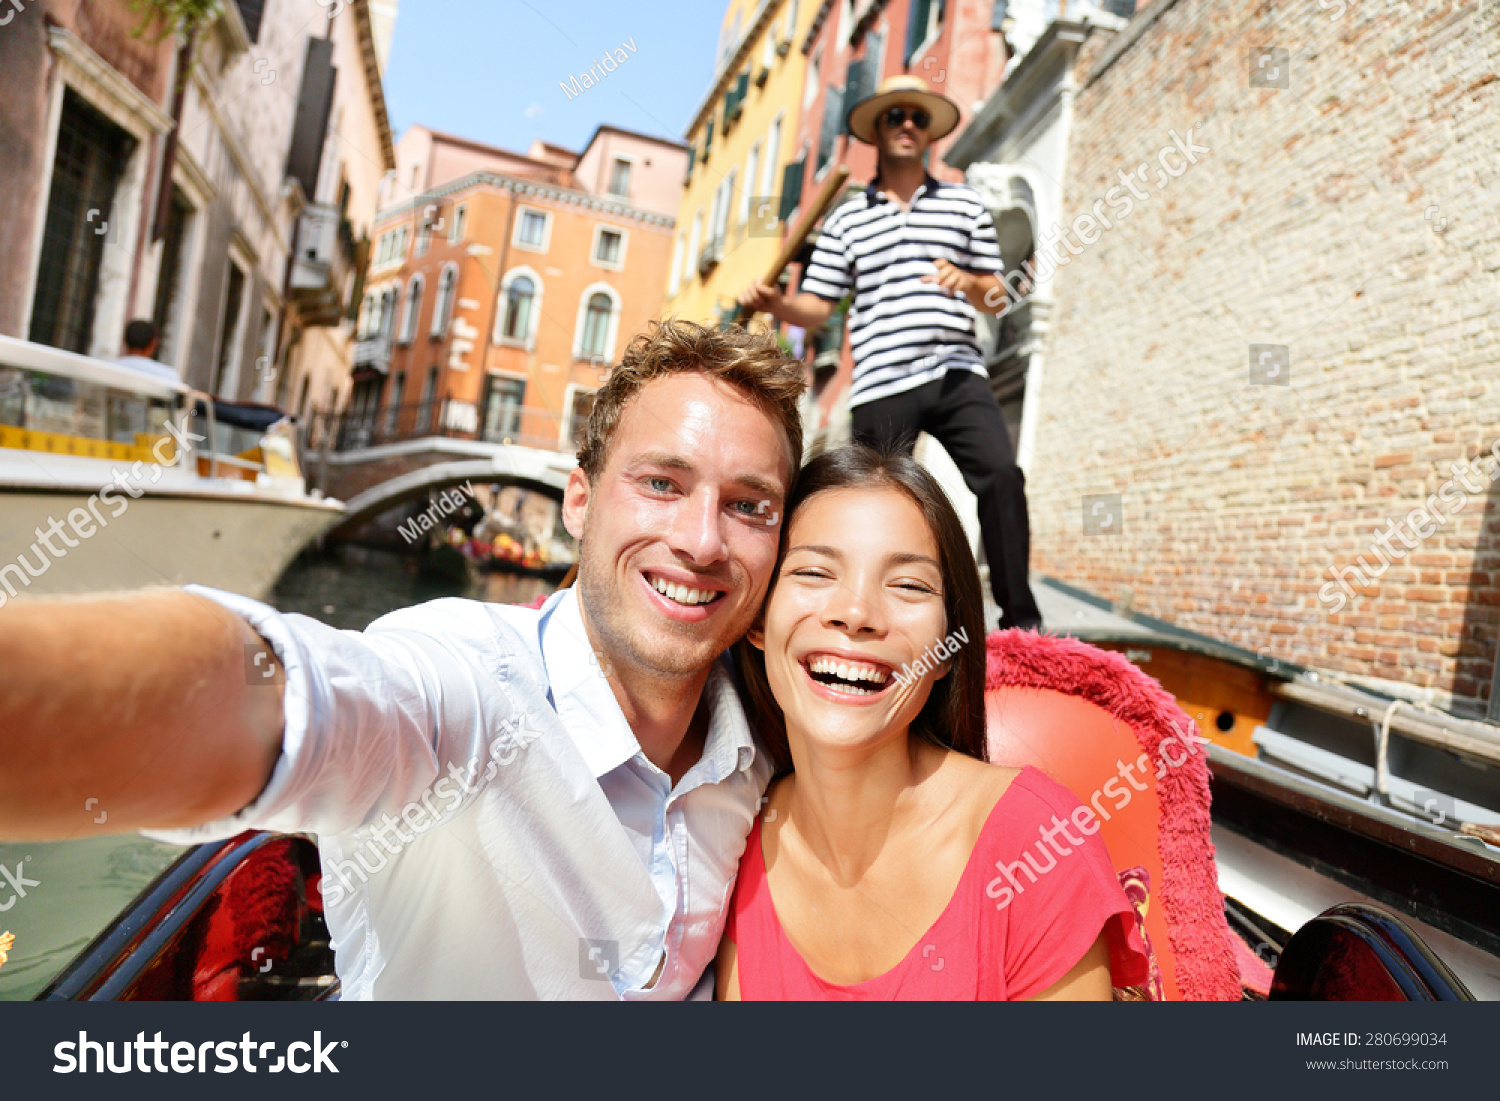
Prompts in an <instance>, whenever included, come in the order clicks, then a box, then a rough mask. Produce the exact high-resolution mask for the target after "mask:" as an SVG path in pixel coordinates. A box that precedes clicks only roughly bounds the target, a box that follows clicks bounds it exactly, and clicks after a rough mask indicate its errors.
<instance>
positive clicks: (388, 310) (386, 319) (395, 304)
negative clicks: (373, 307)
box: [375, 285, 401, 337]
mask: <svg viewBox="0 0 1500 1101" xmlns="http://www.w3.org/2000/svg"><path fill="white" fill-rule="evenodd" d="M383 298H384V301H383V302H382V304H381V309H380V328H379V330H377V332H376V334H375V335H376V336H384V337H388V336H390V335H391V334H392V332H394V330H395V328H396V315H397V313H399V312H400V306H401V287H400V286H399V285H398V286H393V287H392V288H391V289H390V290H388V291H386V292H385V295H384V296H383Z"/></svg>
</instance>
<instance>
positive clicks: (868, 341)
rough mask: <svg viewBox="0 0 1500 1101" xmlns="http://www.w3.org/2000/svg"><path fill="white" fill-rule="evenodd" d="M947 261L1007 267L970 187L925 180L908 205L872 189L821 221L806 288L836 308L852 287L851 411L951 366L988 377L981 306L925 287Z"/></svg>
mask: <svg viewBox="0 0 1500 1101" xmlns="http://www.w3.org/2000/svg"><path fill="white" fill-rule="evenodd" d="M938 259H944V260H947V261H948V262H949V263H951V264H953V265H954V266H955V267H959V268H963V269H964V270H965V271H970V272H980V273H995V272H999V271H1001V270H1003V269H1002V266H1001V263H1000V246H999V244H998V243H997V242H996V240H995V226H994V223H993V222H991V221H990V214H989V211H988V210H986V209H985V207H984V203H983V202H982V201H981V200H980V198H979V195H978V194H977V193H976V192H975V191H974V189H973V188H971V187H967V186H965V185H963V184H949V183H939V182H938V181H937V180H935V179H933V178H932V177H931V176H928V177H927V179H926V181H925V182H924V183H923V184H922V186H921V187H919V188H917V191H916V194H914V195H913V196H912V201H911V206H910V208H909V209H908V210H902V209H901V206H900V204H898V203H896V202H894V201H892V200H891V199H888V198H886V197H885V196H884V195H882V194H880V192H879V191H878V190H877V189H876V186H875V184H873V183H872V184H870V186H869V187H867V188H865V192H864V195H863V197H860V196H855V197H854V198H852V199H849V200H847V201H846V202H845V203H844V204H843V205H842V206H840V207H839V208H838V209H837V210H835V211H834V212H833V213H832V214H831V215H829V217H828V221H827V222H826V223H824V226H823V231H822V233H821V234H820V235H819V237H818V244H817V247H816V248H815V249H814V250H813V255H812V259H811V260H809V261H808V263H807V268H806V270H805V271H804V272H803V273H802V282H801V285H800V287H799V289H800V290H804V291H808V292H810V293H812V294H815V295H817V296H818V297H819V298H826V299H828V300H830V301H834V302H837V301H838V300H840V299H841V298H843V297H844V295H846V294H848V293H849V291H850V290H851V289H852V290H853V292H854V301H853V303H852V304H851V306H850V308H849V346H850V350H851V351H852V352H853V354H854V382H853V384H852V385H851V386H850V388H849V405H850V406H851V407H853V406H856V405H862V404H864V403H865V402H869V401H875V400H876V399H878V398H884V397H889V396H891V395H892V394H899V393H901V392H902V391H905V390H911V389H913V388H915V387H917V386H921V385H922V384H923V383H926V382H931V381H932V380H933V379H936V378H941V377H942V376H943V374H944V373H946V372H947V371H948V370H950V369H954V368H956V369H960V370H968V371H973V372H974V373H975V374H978V375H982V376H984V377H986V378H988V377H989V373H988V372H987V371H986V370H985V366H984V356H983V355H982V354H981V353H980V351H979V340H978V337H977V336H976V331H975V320H976V316H977V315H976V313H975V310H974V307H973V306H971V305H969V303H968V302H967V301H966V300H965V299H964V298H962V297H961V296H958V295H953V294H949V293H948V292H947V291H945V290H943V289H942V288H941V287H939V286H938V285H937V284H936V283H923V282H921V278H922V276H924V275H933V274H935V273H936V271H937V267H936V265H935V264H934V263H933V261H934V260H938Z"/></svg>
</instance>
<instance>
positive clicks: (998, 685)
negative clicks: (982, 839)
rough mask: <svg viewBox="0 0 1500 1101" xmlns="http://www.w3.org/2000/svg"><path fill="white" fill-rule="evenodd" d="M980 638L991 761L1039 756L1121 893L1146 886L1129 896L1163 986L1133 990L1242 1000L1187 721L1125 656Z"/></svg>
mask: <svg viewBox="0 0 1500 1101" xmlns="http://www.w3.org/2000/svg"><path fill="white" fill-rule="evenodd" d="M986 645H987V650H988V655H987V657H988V669H987V674H986V683H985V717H986V724H987V727H988V734H989V755H990V759H991V760H992V761H994V762H995V763H997V764H1004V765H1010V766H1016V767H1019V766H1022V765H1027V764H1030V765H1035V766H1036V767H1037V768H1040V769H1041V770H1042V771H1043V772H1046V773H1047V774H1048V775H1049V776H1051V777H1052V778H1053V779H1055V780H1057V781H1058V782H1059V783H1062V784H1064V785H1066V786H1067V787H1069V788H1070V789H1072V791H1073V793H1074V794H1075V795H1077V796H1078V798H1079V800H1080V801H1082V802H1083V803H1085V804H1090V805H1091V806H1093V808H1094V809H1095V812H1096V815H1097V818H1098V820H1099V822H1100V823H1101V829H1100V834H1101V836H1102V837H1103V838H1104V841H1105V844H1106V845H1107V846H1108V848H1109V853H1110V858H1111V859H1112V860H1113V862H1114V865H1115V869H1116V871H1117V872H1121V873H1123V875H1122V882H1125V884H1126V893H1127V895H1131V894H1132V892H1133V890H1134V893H1135V895H1137V896H1139V895H1141V894H1143V893H1144V892H1143V891H1142V890H1141V889H1140V887H1144V886H1145V885H1147V884H1148V885H1149V898H1148V899H1138V898H1137V897H1133V898H1132V901H1136V902H1137V910H1138V911H1140V910H1141V909H1142V901H1144V903H1145V905H1144V910H1145V914H1144V928H1145V933H1146V935H1147V937H1148V939H1149V940H1150V942H1151V947H1152V951H1153V954H1154V955H1155V957H1156V961H1157V964H1158V966H1159V968H1160V986H1159V989H1157V990H1147V991H1144V992H1141V993H1139V994H1137V995H1136V996H1141V997H1146V998H1155V997H1160V996H1162V995H1164V996H1165V998H1166V999H1168V1000H1174V1001H1175V1000H1179V999H1183V1000H1234V999H1238V998H1239V997H1240V996H1241V993H1242V990H1241V979H1240V972H1239V967H1238V964H1237V962H1236V956H1235V951H1234V941H1235V937H1234V934H1233V932H1232V931H1231V930H1230V928H1229V923H1228V922H1227V921H1226V920H1225V917H1224V900H1223V895H1222V894H1221V893H1220V892H1219V884H1218V873H1217V870H1216V868H1215V866H1214V850H1213V841H1212V840H1211V838H1210V834H1209V826H1210V819H1209V788H1208V766H1207V757H1206V756H1205V753H1204V751H1203V746H1202V745H1201V744H1200V743H1199V742H1198V740H1197V733H1198V732H1197V729H1196V728H1195V727H1194V726H1193V724H1192V721H1191V720H1190V719H1189V718H1188V717H1187V715H1186V714H1184V713H1183V711H1182V709H1181V708H1179V707H1178V706H1177V702H1176V700H1174V699H1173V698H1172V696H1171V695H1170V694H1169V693H1168V692H1167V691H1166V690H1165V689H1163V688H1162V687H1161V685H1159V684H1158V683H1157V682H1156V681H1155V680H1153V679H1151V678H1150V677H1148V676H1147V675H1146V674H1144V673H1142V672H1141V671H1140V670H1139V669H1137V668H1136V667H1135V666H1134V665H1132V664H1131V663H1130V662H1128V661H1126V660H1125V658H1124V657H1123V656H1121V655H1120V654H1116V653H1111V652H1109V651H1105V650H1100V649H1098V648H1096V647H1093V646H1089V645H1088V644H1087V643H1083V642H1079V641H1078V640H1077V639H1071V638H1058V637H1054V636H1050V635H1043V634H1038V633H1036V632H1033V631H997V632H995V633H993V634H991V635H990V637H989V638H988V640H987V642H986ZM1140 870H1144V873H1145V874H1144V876H1142V875H1141V874H1139V872H1140ZM1142 881H1144V883H1143V882H1142ZM1138 885H1139V886H1138Z"/></svg>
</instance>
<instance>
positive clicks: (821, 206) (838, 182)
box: [729, 164, 849, 325]
mask: <svg viewBox="0 0 1500 1101" xmlns="http://www.w3.org/2000/svg"><path fill="white" fill-rule="evenodd" d="M848 179H849V169H848V167H847V166H846V165H842V164H841V165H839V166H838V167H837V168H835V169H834V170H833V171H832V172H830V173H828V178H827V179H826V180H824V181H823V189H822V190H821V191H819V192H818V197H817V198H816V199H814V200H813V205H812V206H811V207H810V208H808V211H807V213H806V214H805V215H804V216H803V218H802V221H800V222H799V223H798V224H797V229H796V231H795V232H793V233H792V234H791V235H790V236H788V237H787V239H786V241H785V242H784V243H783V244H782V246H781V251H780V252H779V253H777V255H776V263H775V264H774V265H773V266H772V268H771V271H770V273H769V274H767V276H766V278H765V283H766V286H768V287H774V286H775V285H776V280H778V279H780V278H781V273H782V272H783V271H785V270H786V266H787V265H788V264H790V263H791V262H792V257H794V256H796V255H797V252H798V250H799V249H801V248H802V244H803V242H805V241H806V240H807V238H808V236H809V234H811V233H812V229H813V226H815V225H817V224H818V219H820V218H821V217H823V215H824V214H826V213H827V212H828V208H829V207H831V206H832V205H833V204H834V201H835V200H836V199H838V197H839V195H840V194H841V193H842V192H843V190H844V183H845V181H846V180H848ZM753 316H754V314H752V313H749V312H747V311H746V310H745V307H743V306H736V307H735V311H734V313H733V314H731V315H730V317H729V321H730V324H733V325H743V324H745V322H747V321H749V320H750V318H751V317H753Z"/></svg>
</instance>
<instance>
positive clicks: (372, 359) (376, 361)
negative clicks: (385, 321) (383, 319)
mask: <svg viewBox="0 0 1500 1101" xmlns="http://www.w3.org/2000/svg"><path fill="white" fill-rule="evenodd" d="M351 366H353V368H354V369H355V370H356V371H359V370H371V371H379V372H380V373H381V374H382V375H383V374H385V373H386V372H387V371H389V370H390V366H391V334H390V333H376V334H375V335H374V336H363V337H360V338H359V339H358V340H356V341H355V342H354V355H353V357H352V360H351Z"/></svg>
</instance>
